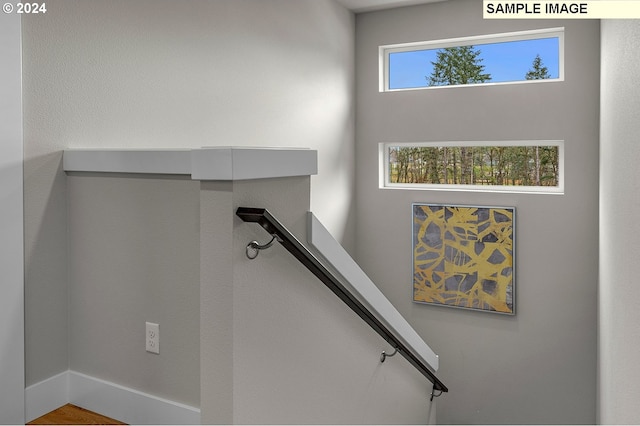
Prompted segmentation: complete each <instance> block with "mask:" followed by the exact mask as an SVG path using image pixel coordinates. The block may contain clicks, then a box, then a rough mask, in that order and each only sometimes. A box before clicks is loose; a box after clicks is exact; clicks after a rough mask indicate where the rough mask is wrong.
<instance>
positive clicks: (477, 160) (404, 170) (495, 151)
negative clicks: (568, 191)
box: [380, 141, 564, 194]
mask: <svg viewBox="0 0 640 426" xmlns="http://www.w3.org/2000/svg"><path fill="white" fill-rule="evenodd" d="M563 163H564V143H563V141H508V142H423V143H386V144H385V143H382V144H380V187H381V188H396V189H441V190H459V191H460V190H462V191H503V192H504V191H506V192H533V193H555V194H558V193H563V191H564V182H563V181H564V172H563Z"/></svg>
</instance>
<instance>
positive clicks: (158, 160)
mask: <svg viewBox="0 0 640 426" xmlns="http://www.w3.org/2000/svg"><path fill="white" fill-rule="evenodd" d="M63 167H64V170H65V171H66V172H103V173H150V174H182V175H191V178H192V179H193V180H245V179H265V178H275V177H287V176H309V175H315V174H317V173H318V152H317V151H315V150H310V149H305V148H265V147H203V148H197V149H187V148H185V149H68V150H65V151H64V159H63Z"/></svg>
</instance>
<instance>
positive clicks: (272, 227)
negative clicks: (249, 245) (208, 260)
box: [236, 207, 449, 399]
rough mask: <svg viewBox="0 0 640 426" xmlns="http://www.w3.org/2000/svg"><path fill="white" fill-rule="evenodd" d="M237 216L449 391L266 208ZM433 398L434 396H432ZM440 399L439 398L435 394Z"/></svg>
mask: <svg viewBox="0 0 640 426" xmlns="http://www.w3.org/2000/svg"><path fill="white" fill-rule="evenodd" d="M236 215H237V216H238V217H239V218H240V219H242V220H243V221H245V222H254V223H258V224H259V225H260V226H262V227H263V228H264V229H265V230H266V231H267V232H268V233H269V235H271V236H272V237H275V238H276V240H277V241H278V242H279V243H280V244H282V246H283V247H284V248H285V249H287V251H288V252H289V253H291V254H292V255H293V256H294V257H295V258H296V259H298V260H299V261H300V263H302V264H303V265H304V266H305V267H306V268H307V269H309V271H311V273H313V274H314V275H315V276H316V277H317V278H318V279H320V281H322V282H323V283H324V284H325V285H326V286H327V287H328V288H329V289H330V290H331V291H332V292H333V293H334V294H335V295H336V296H338V297H339V298H340V300H342V301H343V302H344V303H346V304H347V305H348V306H349V307H350V308H351V309H352V310H353V311H354V312H355V313H356V314H358V316H359V317H360V318H362V319H363V320H364V321H365V322H366V323H367V324H369V326H370V327H371V328H372V329H373V330H375V331H376V332H377V333H378V334H379V335H380V336H381V337H382V338H383V339H384V340H386V341H387V342H388V343H389V344H391V345H392V346H393V347H394V348H396V349H397V350H398V352H399V353H400V354H401V355H402V356H403V357H404V358H406V359H407V361H409V363H410V364H411V365H413V366H414V367H415V368H416V369H417V370H418V371H420V373H422V374H423V375H424V376H425V377H426V378H427V379H429V381H430V382H431V383H433V390H434V391H440V392H448V391H449V389H448V388H447V387H446V386H445V385H444V383H442V382H441V381H440V379H438V377H436V375H435V374H434V373H433V372H432V371H431V369H430V368H429V367H428V366H427V365H426V364H425V363H424V362H423V361H422V360H421V359H420V358H418V357H417V356H416V355H415V354H414V353H413V352H412V351H411V349H410V348H408V347H407V346H406V345H405V344H404V343H403V342H402V340H401V339H400V338H399V337H397V336H396V335H395V334H394V333H393V332H392V331H391V330H389V329H388V328H387V327H386V326H385V325H384V324H383V323H382V322H381V321H380V320H379V319H378V318H377V317H376V316H375V315H374V314H373V313H372V312H371V311H370V310H369V309H367V308H366V307H365V306H364V305H363V304H362V303H360V301H358V299H357V298H356V297H355V296H354V295H353V294H352V293H351V292H350V291H349V290H348V289H347V288H346V287H345V286H344V285H343V284H342V283H341V282H340V280H339V279H338V278H337V277H336V276H335V275H334V274H333V273H332V272H331V271H330V270H329V269H328V268H327V267H325V266H324V265H323V264H322V263H321V262H320V260H318V258H317V257H316V256H314V255H313V253H311V252H310V251H309V250H308V249H307V248H306V247H305V246H304V245H303V244H302V243H300V241H298V239H297V238H296V237H295V236H294V235H293V234H292V233H291V232H289V230H288V229H287V228H285V227H284V226H283V225H282V224H281V223H280V222H279V221H278V220H277V219H276V218H275V217H274V216H273V215H271V213H269V211H267V210H266V209H263V208H253V207H238V210H237V211H236ZM431 395H432V399H433V396H434V394H433V393H432V394H431ZM435 396H438V395H435Z"/></svg>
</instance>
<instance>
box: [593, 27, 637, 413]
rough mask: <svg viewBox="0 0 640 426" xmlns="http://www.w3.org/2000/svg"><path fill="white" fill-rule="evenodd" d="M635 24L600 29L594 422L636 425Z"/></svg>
mask: <svg viewBox="0 0 640 426" xmlns="http://www.w3.org/2000/svg"><path fill="white" fill-rule="evenodd" d="M639 37H640V25H639V24H638V22H637V21H603V22H602V79H601V81H602V83H601V107H600V111H601V133H600V135H601V136H600V137H601V139H600V144H601V147H600V174H601V175H600V304H599V307H600V328H599V330H600V345H599V346H600V352H599V355H600V360H599V361H600V362H599V368H600V370H599V371H600V395H599V407H600V413H599V414H600V419H599V420H600V422H601V423H603V424H626V423H638V421H640V408H639V407H638V403H637V401H638V398H640V384H639V383H638V374H637V372H638V362H637V356H638V350H640V313H639V312H638V309H637V308H636V301H637V300H638V299H639V298H640V291H639V289H638V285H637V280H636V277H637V273H636V267H637V259H638V256H639V255H640V246H639V245H638V240H637V235H638V232H640V227H639V225H638V216H637V214H636V212H637V211H638V209H639V208H640V199H638V197H637V194H638V191H639V190H640V187H639V182H640V179H639V177H640V176H638V166H637V159H638V157H639V156H640V148H639V147H638V143H637V142H638V132H639V131H640V125H639V124H638V111H640V101H639V99H640V98H639V95H640V90H638V84H637V78H636V76H637V75H638V73H639V72H640V50H639V49H638V46H637V43H636V42H635V41H636V40H638V38H639Z"/></svg>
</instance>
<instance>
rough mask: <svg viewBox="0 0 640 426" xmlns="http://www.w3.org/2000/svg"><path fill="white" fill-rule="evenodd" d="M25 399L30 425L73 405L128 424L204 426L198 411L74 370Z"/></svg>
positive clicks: (41, 385) (33, 390) (31, 391)
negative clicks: (200, 425)
mask: <svg viewBox="0 0 640 426" xmlns="http://www.w3.org/2000/svg"><path fill="white" fill-rule="evenodd" d="M25 399H26V417H27V421H31V420H33V419H35V418H38V417H40V416H42V415H44V414H46V413H48V412H49V411H51V410H55V409H56V408H58V407H60V406H62V405H64V404H67V403H71V404H75V405H77V406H79V407H83V408H86V409H87V410H91V411H95V412H97V413H100V414H103V415H105V416H108V417H112V418H114V419H117V420H120V421H123V422H125V423H128V424H140V425H142V424H156V425H160V424H175V425H178V424H200V409H198V408H195V407H190V406H188V405H184V404H180V403H177V402H174V401H170V400H167V399H163V398H158V397H156V396H153V395H150V394H147V393H144V392H140V391H137V390H135V389H131V388H127V387H124V386H120V385H118V384H116V383H111V382H107V381H104V380H100V379H97V378H95V377H91V376H88V375H86V374H82V373H78V372H75V371H71V370H69V371H66V372H64V373H61V374H58V375H56V376H53V377H51V378H49V379H47V380H44V381H42V382H40V383H37V384H35V385H32V386H29V387H28V388H27V390H26V392H25Z"/></svg>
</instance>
